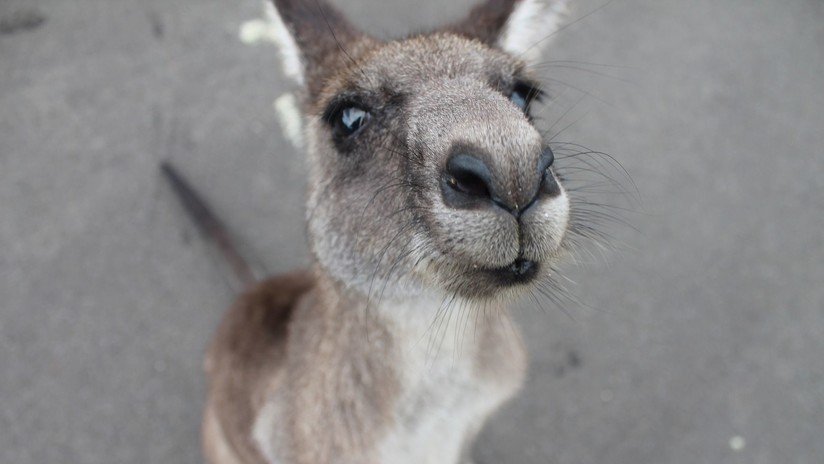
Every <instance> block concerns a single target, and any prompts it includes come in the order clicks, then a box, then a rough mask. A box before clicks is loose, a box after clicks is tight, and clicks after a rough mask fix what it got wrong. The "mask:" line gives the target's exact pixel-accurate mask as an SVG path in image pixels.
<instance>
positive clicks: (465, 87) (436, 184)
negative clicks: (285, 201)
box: [173, 0, 569, 464]
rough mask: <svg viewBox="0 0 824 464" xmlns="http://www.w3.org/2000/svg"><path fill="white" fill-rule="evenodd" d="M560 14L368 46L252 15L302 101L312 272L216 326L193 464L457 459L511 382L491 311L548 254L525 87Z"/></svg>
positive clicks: (528, 282)
mask: <svg viewBox="0 0 824 464" xmlns="http://www.w3.org/2000/svg"><path fill="white" fill-rule="evenodd" d="M565 6H566V2H565V1H562V0H488V1H486V2H485V3H482V4H480V5H478V6H477V7H475V8H474V9H473V10H472V11H471V12H470V13H469V15H468V17H467V19H465V20H463V21H461V22H458V23H455V24H451V25H448V26H446V27H443V28H441V29H439V30H437V31H434V32H432V33H427V34H419V35H415V36H411V37H407V38H404V39H400V40H395V41H389V42H383V41H379V40H376V39H374V38H372V37H370V36H368V35H366V34H365V33H363V32H361V31H359V30H357V29H356V28H355V27H353V26H352V25H351V24H350V23H349V22H348V21H347V20H346V19H345V18H344V16H343V14H341V12H339V11H338V10H337V9H335V8H333V7H332V6H331V5H329V4H327V3H326V2H323V1H302V0H275V1H274V2H273V3H271V4H269V9H270V17H271V18H272V23H273V24H274V25H275V26H277V27H278V28H279V30H278V33H277V34H276V35H277V37H278V39H279V40H278V44H279V46H280V47H281V54H282V57H283V59H284V65H285V69H286V70H287V71H288V74H289V76H290V77H292V78H293V79H295V81H296V82H297V83H299V84H300V85H302V86H303V89H304V92H303V96H302V103H301V105H302V111H303V115H302V117H303V118H304V124H303V127H305V128H306V130H305V133H304V134H303V137H304V140H303V141H302V142H303V143H302V146H304V147H306V156H307V158H308V160H309V163H310V168H311V169H310V173H311V177H310V181H309V186H310V187H309V199H308V203H307V223H308V240H309V245H310V248H311V251H312V255H313V257H314V264H313V266H312V268H311V269H310V270H308V271H300V272H295V273H292V274H288V275H281V276H277V277H274V278H270V279H268V280H264V281H260V282H257V283H253V284H251V285H249V287H248V289H247V291H245V292H244V293H243V294H242V295H241V296H240V297H239V299H238V300H237V301H236V302H235V304H234V305H233V306H232V307H231V308H230V309H229V311H228V313H227V314H226V316H225V318H224V319H223V321H222V323H221V325H220V327H219V329H218V331H217V334H216V336H215V338H214V341H213V343H212V345H211V347H210V349H209V352H208V356H207V362H206V370H207V373H208V376H209V381H210V387H209V398H208V403H207V405H206V410H205V414H204V423H203V444H204V451H205V455H206V459H207V460H208V461H209V462H211V463H213V464H224V463H244V464H245V463H279V464H322V463H341V464H348V463H352V464H354V463H358V464H363V463H391V464H403V463H410V464H411V463H415V464H420V463H439V464H442V463H459V462H469V460H470V449H471V445H472V443H473V441H474V438H475V436H476V434H477V433H478V432H479V431H480V429H481V427H482V426H483V424H484V422H485V420H486V419H487V418H488V417H489V415H490V414H492V413H493V412H494V411H495V410H496V409H497V408H498V407H499V406H500V405H501V404H502V403H503V402H504V401H506V400H507V399H508V398H510V397H511V396H512V395H513V394H514V393H515V392H516V391H517V390H518V388H519V386H520V385H521V383H522V381H523V378H524V375H525V370H526V364H527V361H526V354H525V350H524V348H523V346H522V342H521V339H520V338H519V335H518V332H517V330H515V328H514V327H513V326H512V324H511V322H510V319H509V316H508V315H507V311H506V305H507V303H508V302H509V301H511V300H512V299H513V298H514V297H516V296H517V295H518V294H519V293H520V292H521V291H522V290H524V289H528V288H530V287H531V286H533V285H535V282H536V281H540V279H541V278H542V277H546V276H547V275H548V273H549V272H550V269H551V268H552V265H553V264H554V263H555V261H556V260H557V259H558V256H559V254H560V250H561V249H562V248H563V243H564V239H565V233H566V229H567V223H568V219H569V201H568V199H567V195H566V192H565V190H564V188H563V186H562V185H561V183H560V181H559V179H558V178H557V176H556V175H555V173H554V169H553V162H554V155H553V153H552V151H551V150H550V149H549V147H548V144H547V143H546V141H545V140H543V137H542V135H541V134H540V132H539V131H538V130H537V129H536V128H535V127H534V125H533V123H532V118H531V116H530V105H531V103H532V102H533V101H535V100H537V99H539V98H540V97H541V93H542V92H541V90H540V85H539V84H538V83H537V81H536V80H535V78H534V77H533V76H532V75H531V74H530V71H529V64H530V61H531V60H534V59H536V58H537V57H538V56H539V53H538V52H539V51H540V49H541V47H542V46H544V45H545V44H546V40H544V39H545V38H546V37H548V36H550V35H551V34H552V32H553V31H555V30H557V28H558V26H559V23H560V18H561V15H562V13H563V11H564V10H565ZM527 60H530V61H527ZM173 181H174V179H173ZM177 181H178V182H179V181H180V179H177ZM189 193H190V194H191V192H189ZM195 209H197V208H195ZM222 247H223V248H225V246H222ZM231 257H232V259H233V261H234V262H235V264H237V256H236V254H234V253H233V254H232V256H231ZM235 267H236V268H237V267H238V266H235ZM241 268H242V266H241ZM247 274H248V269H247ZM244 280H247V281H248V280H249V279H248V276H247V278H245V279H244Z"/></svg>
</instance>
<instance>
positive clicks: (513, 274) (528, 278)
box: [484, 258, 541, 287]
mask: <svg viewBox="0 0 824 464" xmlns="http://www.w3.org/2000/svg"><path fill="white" fill-rule="evenodd" d="M540 267H541V265H540V264H539V263H538V262H537V261H532V260H528V259H524V258H518V259H516V260H515V261H513V262H512V264H509V265H507V266H503V267H499V268H493V269H486V270H484V273H485V274H487V275H488V276H490V277H492V278H493V279H494V280H495V282H496V283H497V284H498V285H500V286H501V287H511V286H515V285H524V284H528V283H530V282H532V281H533V280H534V279H535V277H536V276H537V275H538V271H539V270H540Z"/></svg>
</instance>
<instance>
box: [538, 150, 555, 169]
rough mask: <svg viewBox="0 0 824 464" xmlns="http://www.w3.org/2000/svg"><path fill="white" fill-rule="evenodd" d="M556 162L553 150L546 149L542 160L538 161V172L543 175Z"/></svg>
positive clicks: (542, 153)
mask: <svg viewBox="0 0 824 464" xmlns="http://www.w3.org/2000/svg"><path fill="white" fill-rule="evenodd" d="M554 162H555V153H552V149H551V148H549V147H546V148H545V149H544V151H543V152H541V158H540V159H539V160H538V172H539V173H540V174H542V175H543V173H544V172H545V171H546V170H547V169H549V167H550V166H552V164H553V163H554Z"/></svg>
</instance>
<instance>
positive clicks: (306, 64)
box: [271, 0, 364, 91]
mask: <svg viewBox="0 0 824 464" xmlns="http://www.w3.org/2000/svg"><path fill="white" fill-rule="evenodd" d="M271 1H272V4H273V6H274V11H273V14H274V15H275V22H276V23H277V22H278V20H279V21H280V22H282V25H283V26H284V27H285V28H286V31H284V32H286V35H284V40H280V42H281V43H280V44H279V45H280V47H281V52H282V54H283V56H284V61H286V60H288V59H289V58H288V57H289V56H293V57H296V59H299V60H300V66H301V67H302V69H301V71H302V74H303V75H302V76H296V78H297V79H298V80H299V81H301V82H303V83H305V84H306V85H307V87H309V88H310V91H311V90H312V87H313V86H314V85H317V83H318V82H319V81H321V80H322V79H323V77H324V68H325V67H326V66H329V65H330V64H332V63H334V61H335V59H336V58H338V57H339V56H340V55H341V54H343V53H344V51H345V50H346V48H347V45H348V44H351V43H353V42H355V41H356V40H358V39H359V38H362V37H364V34H363V33H362V32H360V31H359V30H358V29H357V28H355V27H354V26H353V25H352V24H351V23H350V22H349V21H348V20H347V19H346V17H344V15H343V14H342V13H341V12H340V11H339V10H338V9H337V8H335V7H334V6H332V5H331V4H329V3H328V2H327V1H325V0H271ZM282 35H283V34H282ZM290 39H291V43H289V42H290ZM290 48H297V49H296V50H290Z"/></svg>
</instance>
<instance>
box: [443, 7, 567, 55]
mask: <svg viewBox="0 0 824 464" xmlns="http://www.w3.org/2000/svg"><path fill="white" fill-rule="evenodd" d="M568 3H570V0H483V1H482V2H481V3H480V4H479V5H477V6H476V7H475V8H473V9H472V11H470V13H469V16H468V17H467V18H466V19H464V20H463V21H460V22H458V23H456V24H453V25H452V26H451V27H450V28H449V30H451V31H453V32H457V33H459V34H463V35H467V36H469V37H474V38H476V39H478V40H480V41H481V42H485V43H487V44H489V45H494V46H496V47H498V48H500V49H502V50H504V51H506V52H508V53H511V54H512V55H515V56H517V57H519V58H523V59H524V60H525V61H528V62H534V61H535V60H537V59H538V58H539V57H540V54H541V52H542V51H543V49H544V48H545V46H546V45H547V43H548V40H547V39H549V38H550V37H552V36H553V35H554V34H555V33H556V32H558V30H559V29H560V27H561V24H562V21H563V19H564V17H565V14H566V10H567V4H568Z"/></svg>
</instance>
